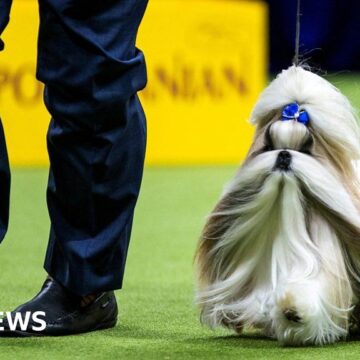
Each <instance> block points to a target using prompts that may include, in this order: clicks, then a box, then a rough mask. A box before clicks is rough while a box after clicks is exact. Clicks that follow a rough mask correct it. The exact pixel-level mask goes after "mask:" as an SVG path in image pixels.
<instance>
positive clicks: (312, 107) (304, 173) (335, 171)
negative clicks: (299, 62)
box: [197, 67, 360, 345]
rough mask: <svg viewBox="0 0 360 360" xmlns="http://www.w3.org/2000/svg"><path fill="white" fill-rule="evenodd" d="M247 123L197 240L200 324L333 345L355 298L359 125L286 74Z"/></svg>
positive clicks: (338, 101)
mask: <svg viewBox="0 0 360 360" xmlns="http://www.w3.org/2000/svg"><path fill="white" fill-rule="evenodd" d="M314 89H315V90H316V91H315V90H314ZM294 109H295V110H294ZM289 112H290V115H289ZM287 115H289V116H287ZM253 122H255V123H256V125H257V131H256V134H255V137H254V141H253V145H252V148H251V149H250V151H249V154H248V156H247V159H246V161H245V162H244V164H243V166H242V168H241V169H240V171H239V173H238V174H237V176H236V177H235V179H234V180H233V182H232V183H231V184H230V185H229V186H228V188H227V189H226V191H225V193H224V194H223V196H222V198H221V200H220V201H219V203H218V204H217V206H216V208H215V209H214V211H213V213H212V214H211V215H210V217H209V219H208V221H207V224H206V226H205V229H204V231H203V234H202V237H201V240H200V245H199V248H198V252H197V263H198V271H199V286H198V287H199V291H198V302H199V304H200V306H201V309H202V320H203V321H204V322H206V323H208V324H209V325H210V326H216V325H225V326H228V327H232V328H234V329H236V330H237V331H238V330H239V329H242V328H243V327H244V326H247V325H250V326H255V327H258V328H261V329H262V330H263V331H264V332H265V333H266V334H268V335H269V336H275V337H277V338H278V339H279V340H280V342H281V343H284V344H291V345H301V344H324V343H329V342H334V341H336V340H338V339H340V338H343V337H345V336H346V335H347V334H348V331H349V319H350V316H351V312H352V307H353V306H354V305H356V303H357V295H358V293H359V291H358V283H359V277H360V276H359V275H360V212H359V208H360V207H359V193H358V188H357V182H358V178H357V175H356V173H355V170H354V166H353V161H354V159H357V158H358V157H359V154H360V146H359V138H358V136H359V130H358V127H357V123H356V118H355V117H354V115H353V111H352V109H351V106H350V105H349V103H348V101H347V100H346V98H345V97H343V95H341V94H340V93H339V92H338V91H337V90H336V89H335V88H333V87H332V85H330V84H329V83H327V82H326V81H325V80H323V79H322V78H320V77H318V76H317V75H314V74H312V73H310V72H308V71H305V70H303V69H302V68H298V67H291V68H290V69H288V70H287V71H285V72H283V73H282V74H281V75H280V76H279V77H278V78H277V79H276V80H275V81H274V82H273V83H272V84H271V85H270V86H269V88H268V89H266V90H265V91H264V93H263V95H262V96H261V98H260V100H259V102H258V104H257V106H256V107H255V109H254V113H253ZM334 126H335V127H336V128H334Z"/></svg>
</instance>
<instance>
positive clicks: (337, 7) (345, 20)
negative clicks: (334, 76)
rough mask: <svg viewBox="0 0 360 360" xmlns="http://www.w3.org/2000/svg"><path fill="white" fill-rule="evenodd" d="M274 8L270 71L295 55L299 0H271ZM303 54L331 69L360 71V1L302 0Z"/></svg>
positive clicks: (313, 63) (305, 57)
mask: <svg viewBox="0 0 360 360" xmlns="http://www.w3.org/2000/svg"><path fill="white" fill-rule="evenodd" d="M267 3H268V5H269V10H270V19H269V22H270V69H269V70H270V71H271V72H278V71H280V70H281V69H283V68H286V67H288V66H289V65H290V63H291V61H292V59H293V56H294V43H295V40H294V39H295V19H296V3H297V1H296V0H267ZM301 8H302V17H301V38H300V39H301V40H300V44H301V47H300V54H301V55H302V58H303V59H305V60H306V62H307V63H308V64H309V65H312V66H315V67H317V68H320V69H323V70H329V71H339V70H360V0H302V2H301Z"/></svg>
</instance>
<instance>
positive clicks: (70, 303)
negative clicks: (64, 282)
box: [0, 279, 118, 337]
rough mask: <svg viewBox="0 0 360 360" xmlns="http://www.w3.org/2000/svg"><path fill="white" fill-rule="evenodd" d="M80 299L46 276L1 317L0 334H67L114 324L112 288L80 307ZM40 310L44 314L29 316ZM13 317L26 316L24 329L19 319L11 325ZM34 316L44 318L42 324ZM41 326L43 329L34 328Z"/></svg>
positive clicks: (115, 317)
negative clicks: (24, 300) (23, 300)
mask: <svg viewBox="0 0 360 360" xmlns="http://www.w3.org/2000/svg"><path fill="white" fill-rule="evenodd" d="M80 303H81V297H79V296H77V295H74V294H72V293H70V292H69V291H68V290H66V289H65V288H64V287H63V286H61V285H60V284H59V283H57V282H56V281H54V280H52V279H47V280H46V281H45V283H44V285H43V287H42V289H41V291H40V292H39V293H38V294H37V295H36V296H35V297H34V298H33V299H32V300H30V301H28V302H27V303H25V304H23V305H20V306H19V307H18V308H16V309H15V310H14V311H13V312H12V313H11V318H10V319H7V318H6V317H5V318H4V319H3V321H2V324H1V323H0V326H2V327H3V328H4V330H3V331H0V337H21V336H60V335H71V334H79V333H84V332H89V331H95V330H100V329H107V328H111V327H114V326H115V325H116V321H117V314H118V309H117V303H116V298H115V295H114V292H113V291H110V292H104V293H102V294H100V295H99V296H97V297H96V298H95V300H94V301H92V302H91V303H90V304H89V305H87V306H83V307H82V306H81V305H80ZM40 311H41V312H43V313H45V315H44V314H41V315H43V316H41V315H39V314H40V313H37V315H36V316H33V315H34V314H35V313H36V312H40ZM16 317H17V318H21V319H22V321H25V319H26V318H28V319H30V320H29V323H28V325H27V326H26V329H25V326H24V324H22V325H23V326H21V324H20V322H19V321H17V324H16V327H15V328H14V321H15V320H16ZM38 319H43V320H45V322H43V325H44V326H41V324H40V322H38ZM45 323H46V326H45ZM41 327H44V329H43V330H41V331H38V329H39V328H41Z"/></svg>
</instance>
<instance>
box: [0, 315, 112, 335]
mask: <svg viewBox="0 0 360 360" xmlns="http://www.w3.org/2000/svg"><path fill="white" fill-rule="evenodd" d="M116 323H117V319H115V320H111V321H106V322H103V323H100V324H98V325H97V326H96V327H94V328H92V329H89V330H84V331H77V332H69V333H58V334H51V333H50V334H49V333H46V332H31V331H21V330H14V331H9V330H5V331H2V332H0V337H42V336H68V335H79V334H85V333H88V332H93V331H98V330H106V329H110V328H113V327H115V325H116Z"/></svg>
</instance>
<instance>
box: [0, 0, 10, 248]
mask: <svg viewBox="0 0 360 360" xmlns="http://www.w3.org/2000/svg"><path fill="white" fill-rule="evenodd" d="M10 7H11V0H1V2H0V36H1V34H2V32H3V31H4V29H5V27H6V25H7V24H8V22H9V14H10ZM3 49H4V42H3V41H2V40H1V39H0V51H1V50H3ZM0 91H1V89H0ZM9 200H10V169H9V161H8V156H7V149H6V143H5V136H4V130H3V127H2V123H1V120H0V242H1V241H2V240H3V238H4V236H5V234H6V231H7V228H8V223H9Z"/></svg>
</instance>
